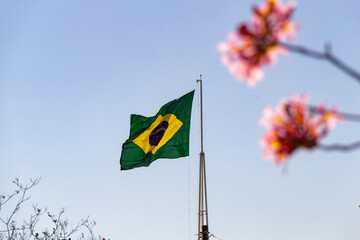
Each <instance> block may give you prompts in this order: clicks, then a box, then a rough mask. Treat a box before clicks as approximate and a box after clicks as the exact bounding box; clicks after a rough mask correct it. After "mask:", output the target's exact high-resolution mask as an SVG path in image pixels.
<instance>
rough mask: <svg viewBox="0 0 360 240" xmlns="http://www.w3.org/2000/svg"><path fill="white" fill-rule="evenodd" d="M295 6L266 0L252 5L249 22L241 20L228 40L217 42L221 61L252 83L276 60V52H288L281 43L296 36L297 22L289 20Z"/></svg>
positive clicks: (241, 77) (235, 73) (260, 78)
mask: <svg viewBox="0 0 360 240" xmlns="http://www.w3.org/2000/svg"><path fill="white" fill-rule="evenodd" d="M294 8H295V4H294V3H288V4H286V5H282V4H281V2H280V1H277V0H265V1H264V3H263V5H262V6H260V7H255V8H254V9H253V13H254V15H253V16H252V21H251V23H242V24H240V26H239V27H238V29H237V30H236V31H235V32H233V33H230V34H229V36H228V39H227V42H223V43H220V44H219V45H218V51H219V52H220V53H221V54H222V57H221V60H222V63H223V64H224V65H225V66H227V67H228V69H229V71H230V72H231V73H232V74H233V75H234V76H235V77H236V78H237V79H238V80H240V81H243V80H244V81H246V82H247V84H248V85H249V86H255V85H256V84H257V83H258V82H260V81H261V80H262V79H263V77H264V73H263V70H262V67H263V66H264V65H273V64H275V63H276V60H277V56H278V55H284V54H286V53H287V49H286V48H285V47H283V46H281V44H280V43H281V41H284V40H293V39H294V38H295V30H297V29H298V26H297V24H295V23H293V22H291V21H290V20H291V15H292V13H293V11H294Z"/></svg>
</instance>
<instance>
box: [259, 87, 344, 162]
mask: <svg viewBox="0 0 360 240" xmlns="http://www.w3.org/2000/svg"><path fill="white" fill-rule="evenodd" d="M308 99H309V96H308V95H306V94H305V95H302V96H300V97H297V96H294V97H293V98H292V99H290V100H286V101H282V102H281V103H280V104H279V105H278V106H277V107H276V108H275V109H274V108H272V107H268V108H266V109H265V110H264V113H263V117H262V119H261V120H260V125H262V126H264V127H265V128H267V129H268V132H267V133H266V134H265V135H264V136H263V137H262V139H261V142H260V144H261V145H262V146H263V147H264V148H265V154H264V155H265V158H266V159H272V160H273V161H274V162H275V163H276V164H279V163H281V162H283V161H286V160H287V159H288V158H289V156H290V155H291V154H292V153H293V152H294V151H295V150H296V149H298V148H300V147H304V148H307V149H312V148H314V147H316V146H317V144H318V141H319V139H320V138H322V137H324V136H325V135H326V134H327V133H328V131H329V129H331V128H333V127H335V124H336V122H339V121H342V120H343V117H342V116H341V115H340V114H339V113H338V111H337V109H336V108H332V109H330V110H327V109H326V108H325V106H324V105H319V106H318V107H312V108H309V107H307V106H306V102H307V101H308Z"/></svg>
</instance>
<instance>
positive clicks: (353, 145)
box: [318, 141, 360, 152]
mask: <svg viewBox="0 0 360 240" xmlns="http://www.w3.org/2000/svg"><path fill="white" fill-rule="evenodd" d="M318 148H319V149H320V150H323V151H342V152H348V151H352V150H356V149H358V148H360V141H358V142H354V143H351V144H347V145H345V144H331V145H321V144H319V145H318Z"/></svg>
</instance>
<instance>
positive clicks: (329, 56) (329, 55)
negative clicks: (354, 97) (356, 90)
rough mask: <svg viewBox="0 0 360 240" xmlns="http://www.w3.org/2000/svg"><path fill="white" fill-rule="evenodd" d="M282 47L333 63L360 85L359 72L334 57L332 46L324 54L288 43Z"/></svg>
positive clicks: (326, 48)
mask: <svg viewBox="0 0 360 240" xmlns="http://www.w3.org/2000/svg"><path fill="white" fill-rule="evenodd" d="M281 45H282V46H284V47H286V48H287V49H288V50H290V51H292V52H297V53H300V54H302V55H306V56H308V57H312V58H316V59H320V60H326V61H328V62H330V63H332V64H333V65H334V66H335V67H337V68H339V69H340V70H342V71H343V72H345V73H347V74H349V75H350V76H352V77H353V78H355V80H356V81H357V82H358V83H360V73H359V72H357V71H356V70H354V69H353V68H351V67H350V66H348V65H347V64H345V63H344V62H343V61H341V60H340V59H339V58H337V57H336V56H334V55H333V54H332V51H331V46H330V44H327V45H325V48H324V51H323V52H320V51H316V50H312V49H308V48H306V47H303V46H297V45H292V44H288V43H281Z"/></svg>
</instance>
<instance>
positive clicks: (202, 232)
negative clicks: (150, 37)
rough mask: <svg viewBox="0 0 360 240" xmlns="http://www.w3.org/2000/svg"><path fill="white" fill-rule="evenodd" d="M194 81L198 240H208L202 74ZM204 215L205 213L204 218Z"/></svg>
mask: <svg viewBox="0 0 360 240" xmlns="http://www.w3.org/2000/svg"><path fill="white" fill-rule="evenodd" d="M196 82H200V121H201V125H200V126H201V152H200V166H199V221H198V225H199V226H198V230H199V231H198V240H208V239H209V222H208V206H207V190H206V172H205V153H204V141H203V105H202V75H201V74H200V79H198V80H196ZM204 201H205V204H204ZM204 215H205V219H204Z"/></svg>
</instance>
